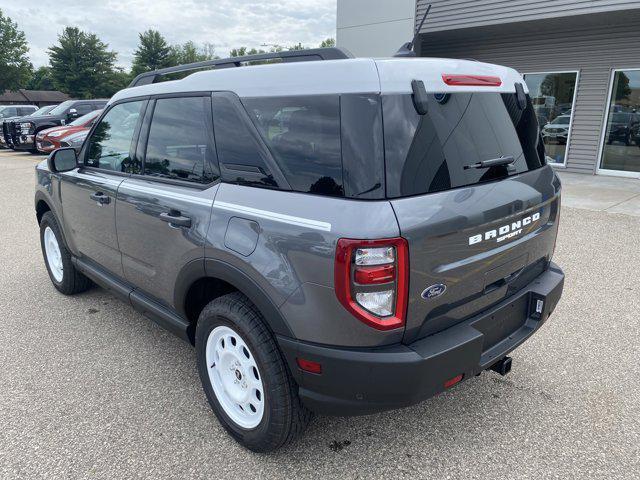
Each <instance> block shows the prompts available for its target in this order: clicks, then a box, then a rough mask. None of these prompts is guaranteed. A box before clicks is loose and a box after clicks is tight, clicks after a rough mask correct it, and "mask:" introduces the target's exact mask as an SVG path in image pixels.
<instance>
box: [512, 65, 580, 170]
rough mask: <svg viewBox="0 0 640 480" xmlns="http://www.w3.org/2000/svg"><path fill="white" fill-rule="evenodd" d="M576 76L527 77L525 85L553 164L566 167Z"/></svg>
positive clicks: (534, 75) (545, 74) (531, 74)
mask: <svg viewBox="0 0 640 480" xmlns="http://www.w3.org/2000/svg"><path fill="white" fill-rule="evenodd" d="M577 80H578V73H577V72H559V73H528V74H526V75H525V76H524V81H525V82H526V83H527V87H528V88H529V95H530V96H531V102H532V104H533V108H534V110H535V112H536V116H537V118H538V124H539V125H540V133H541V135H542V141H543V142H544V148H545V150H546V153H547V156H548V158H550V160H549V161H550V162H551V161H552V162H553V163H557V164H561V165H562V164H564V163H565V161H566V156H567V145H568V144H569V140H570V136H571V112H573V108H574V97H575V91H576V83H577Z"/></svg>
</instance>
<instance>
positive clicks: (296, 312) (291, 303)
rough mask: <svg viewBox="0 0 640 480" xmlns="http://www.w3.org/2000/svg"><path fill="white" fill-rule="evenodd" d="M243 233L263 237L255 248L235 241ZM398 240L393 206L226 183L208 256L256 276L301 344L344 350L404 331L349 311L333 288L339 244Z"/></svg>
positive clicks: (217, 204)
mask: <svg viewBox="0 0 640 480" xmlns="http://www.w3.org/2000/svg"><path fill="white" fill-rule="evenodd" d="M241 225H244V226H243V227H241ZM237 228H246V229H247V230H246V231H248V229H254V230H255V232H256V235H255V236H254V235H250V236H252V237H254V238H255V240H254V243H255V246H248V245H246V244H244V243H243V244H239V243H238V242H237V241H236V240H234V238H235V237H236V235H234V230H235V229H237ZM398 234H399V231H398V225H397V222H396V219H395V216H394V213H393V210H392V208H391V205H390V204H389V202H388V201H355V200H346V199H342V198H331V197H324V196H317V195H310V194H303V193H294V192H283V191H276V190H268V189H260V188H251V187H244V186H239V185H230V184H224V183H223V184H222V185H221V186H220V189H219V191H218V194H217V196H216V199H215V202H214V206H213V210H212V217H211V223H210V227H209V232H208V235H207V242H206V246H205V256H206V257H208V258H215V259H219V260H222V261H224V262H227V263H230V264H232V265H233V266H235V267H236V268H239V269H240V270H242V271H243V272H245V274H247V275H249V276H250V277H251V278H252V279H253V280H254V282H256V283H257V284H258V285H259V286H260V288H261V289H263V290H264V291H265V292H266V293H267V295H268V296H269V297H270V298H271V299H272V301H273V302H274V304H276V305H277V306H278V307H279V308H280V311H281V313H282V314H283V316H284V318H285V320H286V322H287V323H288V325H289V328H290V329H291V331H292V332H293V334H294V336H295V337H296V338H297V339H299V340H303V341H309V342H315V343H320V344H326V345H337V346H377V345H384V344H389V343H394V342H398V341H400V339H401V338H402V333H403V329H398V330H392V331H389V332H381V331H378V330H375V329H373V328H371V327H368V326H366V325H365V324H364V323H362V322H360V321H359V320H357V319H356V318H355V317H353V316H352V315H351V314H350V313H348V312H347V311H346V310H345V309H344V308H343V307H342V305H341V304H340V303H339V301H338V300H337V298H336V295H335V291H334V288H333V276H334V258H335V251H336V243H337V240H338V239H339V238H387V237H396V236H398ZM245 238H246V235H245Z"/></svg>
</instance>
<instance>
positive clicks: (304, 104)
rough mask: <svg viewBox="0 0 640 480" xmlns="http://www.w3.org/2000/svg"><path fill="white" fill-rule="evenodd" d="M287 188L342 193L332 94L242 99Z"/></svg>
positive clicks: (335, 103)
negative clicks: (288, 186) (281, 173)
mask: <svg viewBox="0 0 640 480" xmlns="http://www.w3.org/2000/svg"><path fill="white" fill-rule="evenodd" d="M242 103H243V104H244V106H245V108H246V109H247V111H248V112H249V115H250V117H251V119H252V121H253V122H254V124H255V126H256V127H257V128H258V130H259V132H260V134H261V135H262V138H263V140H264V141H265V143H266V144H267V146H268V147H269V149H270V150H271V152H272V153H273V155H274V157H275V160H276V162H277V163H278V166H279V167H280V169H281V170H282V172H283V174H284V176H285V177H286V179H287V181H288V182H289V184H290V185H291V188H292V189H293V190H295V191H299V192H305V193H306V192H308V193H317V194H322V195H331V196H343V195H344V188H343V179H342V156H341V145H340V99H339V97H338V95H316V96H297V97H268V98H244V99H243V100H242Z"/></svg>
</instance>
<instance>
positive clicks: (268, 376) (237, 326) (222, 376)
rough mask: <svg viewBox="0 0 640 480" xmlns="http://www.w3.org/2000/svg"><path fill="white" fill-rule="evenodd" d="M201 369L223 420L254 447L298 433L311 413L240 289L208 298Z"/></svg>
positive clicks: (200, 337) (199, 337)
mask: <svg viewBox="0 0 640 480" xmlns="http://www.w3.org/2000/svg"><path fill="white" fill-rule="evenodd" d="M196 351H197V357H198V371H199V374H200V379H201V380H202V385H203V388H204V391H205V393H206V395H207V399H208V400H209V404H210V405H211V408H212V409H213V411H214V413H215V414H216V416H217V417H218V420H219V421H220V423H221V424H222V426H223V427H224V428H225V429H226V430H227V431H228V432H229V433H230V434H231V435H232V436H233V437H234V438H235V439H236V440H237V441H238V442H239V443H241V444H242V445H244V446H245V447H247V448H248V449H250V450H253V451H256V452H267V451H271V450H275V449H277V448H279V447H281V446H283V445H285V444H287V443H289V442H291V441H292V440H294V439H295V438H296V437H297V436H299V435H300V434H301V433H302V432H303V431H304V429H305V428H306V426H307V424H308V423H309V421H310V419H311V413H310V412H309V410H307V409H306V408H305V407H304V406H303V405H302V403H301V402H300V399H299V397H298V392H297V386H296V384H295V382H294V380H293V378H292V377H291V374H290V373H289V370H288V368H287V365H286V363H285V361H284V359H283V357H282V354H281V353H280V350H279V349H278V346H277V344H276V342H275V340H274V338H273V335H272V334H271V332H270V331H269V330H268V329H267V327H266V325H265V323H264V320H263V319H262V316H261V315H260V312H259V311H258V310H257V309H256V308H255V306H254V305H253V304H252V303H251V302H250V301H249V300H248V299H247V298H246V297H245V296H244V295H242V294H241V293H237V292H236V293H231V294H228V295H224V296H222V297H219V298H217V299H215V300H213V301H212V302H211V303H209V304H208V305H207V306H206V307H205V308H204V310H203V311H202V313H201V314H200V318H199V320H198V326H197V329H196Z"/></svg>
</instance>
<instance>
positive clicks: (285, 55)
mask: <svg viewBox="0 0 640 480" xmlns="http://www.w3.org/2000/svg"><path fill="white" fill-rule="evenodd" d="M347 58H353V55H352V54H351V53H350V52H349V51H348V50H345V49H343V48H337V47H332V48H313V49H309V50H287V51H283V52H271V53H259V54H257V55H245V56H244V57H230V58H221V59H216V60H205V61H204V62H196V63H187V64H185V65H176V66H175V67H168V68H162V69H160V70H153V71H151V72H145V73H141V74H140V75H138V76H137V77H136V78H134V79H133V80H132V82H131V83H130V84H129V87H128V88H131V87H139V86H140V85H149V84H151V83H156V82H157V81H158V80H159V79H160V77H162V76H163V75H169V74H172V73H182V72H190V71H193V70H200V69H204V68H233V67H241V66H242V65H243V64H245V63H247V62H256V61H261V60H272V59H280V60H282V63H292V62H311V61H318V60H343V59H347Z"/></svg>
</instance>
